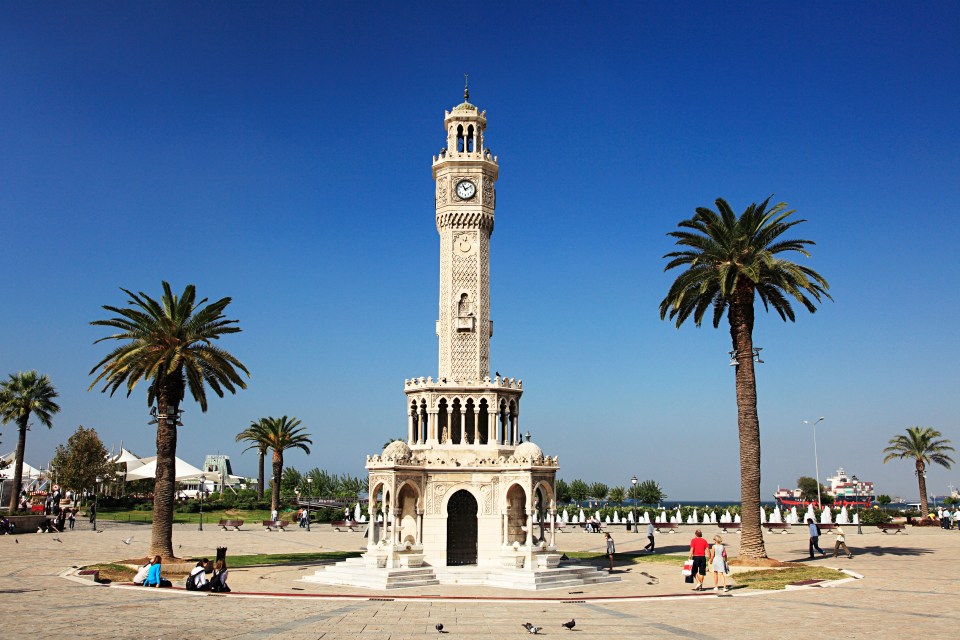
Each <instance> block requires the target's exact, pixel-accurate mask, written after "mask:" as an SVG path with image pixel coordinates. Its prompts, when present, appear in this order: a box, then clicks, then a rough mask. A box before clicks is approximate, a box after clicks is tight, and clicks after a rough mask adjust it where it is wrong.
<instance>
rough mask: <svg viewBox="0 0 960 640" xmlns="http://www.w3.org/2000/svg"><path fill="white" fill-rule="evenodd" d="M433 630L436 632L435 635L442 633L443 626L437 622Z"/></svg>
mask: <svg viewBox="0 0 960 640" xmlns="http://www.w3.org/2000/svg"><path fill="white" fill-rule="evenodd" d="M435 628H436V630H437V633H443V625H442V624H440V623H439V622H438V623H437V626H436V627H435Z"/></svg>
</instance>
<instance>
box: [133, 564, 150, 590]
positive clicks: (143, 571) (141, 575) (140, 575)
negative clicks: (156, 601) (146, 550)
mask: <svg viewBox="0 0 960 640" xmlns="http://www.w3.org/2000/svg"><path fill="white" fill-rule="evenodd" d="M149 572H150V563H149V562H148V563H147V564H145V565H143V566H142V567H140V568H139V569H138V570H137V575H135V576H133V584H135V585H137V586H138V587H139V586H141V585H142V584H143V581H144V580H146V579H147V573H149Z"/></svg>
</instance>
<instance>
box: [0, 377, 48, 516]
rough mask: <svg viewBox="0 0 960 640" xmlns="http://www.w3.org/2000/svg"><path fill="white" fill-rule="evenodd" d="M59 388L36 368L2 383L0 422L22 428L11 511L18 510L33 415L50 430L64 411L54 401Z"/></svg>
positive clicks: (20, 429)
mask: <svg viewBox="0 0 960 640" xmlns="http://www.w3.org/2000/svg"><path fill="white" fill-rule="evenodd" d="M57 395H58V394H57V390H56V389H55V388H54V387H53V384H52V383H51V382H50V378H48V377H47V376H45V375H40V374H39V373H37V372H36V371H21V372H19V373H17V374H16V375H14V374H12V373H11V374H10V376H9V379H8V380H5V381H3V382H0V422H3V424H7V423H8V422H15V423H16V424H17V430H18V431H19V438H18V439H17V456H16V460H15V462H14V464H15V465H16V466H15V467H14V470H13V490H12V491H10V513H13V512H14V511H16V509H17V502H18V501H19V499H20V485H21V483H22V482H23V453H24V450H25V449H26V446H27V429H29V423H30V415H31V414H32V415H33V416H34V417H35V418H36V419H37V420H39V421H40V424H42V425H44V426H45V427H47V428H48V429H49V428H51V427H52V426H53V423H52V422H51V418H52V417H53V414H55V413H58V412H59V411H60V405H58V404H57V403H56V402H54V401H53V399H54V398H56V397H57Z"/></svg>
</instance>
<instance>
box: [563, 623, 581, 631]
mask: <svg viewBox="0 0 960 640" xmlns="http://www.w3.org/2000/svg"><path fill="white" fill-rule="evenodd" d="M560 626H562V627H566V628H567V631H573V628H574V627H575V626H577V621H576V620H571V621H570V622H564V623H563V624H562V625H560Z"/></svg>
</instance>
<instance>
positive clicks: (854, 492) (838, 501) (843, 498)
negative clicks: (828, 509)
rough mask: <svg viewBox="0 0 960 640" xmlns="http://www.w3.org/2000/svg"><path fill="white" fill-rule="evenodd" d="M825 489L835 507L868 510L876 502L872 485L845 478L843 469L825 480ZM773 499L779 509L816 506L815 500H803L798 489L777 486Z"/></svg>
mask: <svg viewBox="0 0 960 640" xmlns="http://www.w3.org/2000/svg"><path fill="white" fill-rule="evenodd" d="M826 487H827V489H826V494H827V495H828V496H831V497H833V506H835V507H861V508H869V507H871V506H873V503H874V500H876V494H875V493H874V491H873V483H872V482H867V481H864V480H860V479H858V478H857V476H847V473H846V472H845V471H844V470H843V467H840V468H839V469H837V473H836V475H834V476H831V477H829V478H827V479H826ZM773 498H774V499H775V500H776V501H777V505H779V506H781V507H807V506H808V505H811V504H812V505H814V506H817V501H816V500H804V499H803V493H802V492H801V491H800V489H781V488H780V487H779V486H778V487H777V492H776V493H774V494H773Z"/></svg>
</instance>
